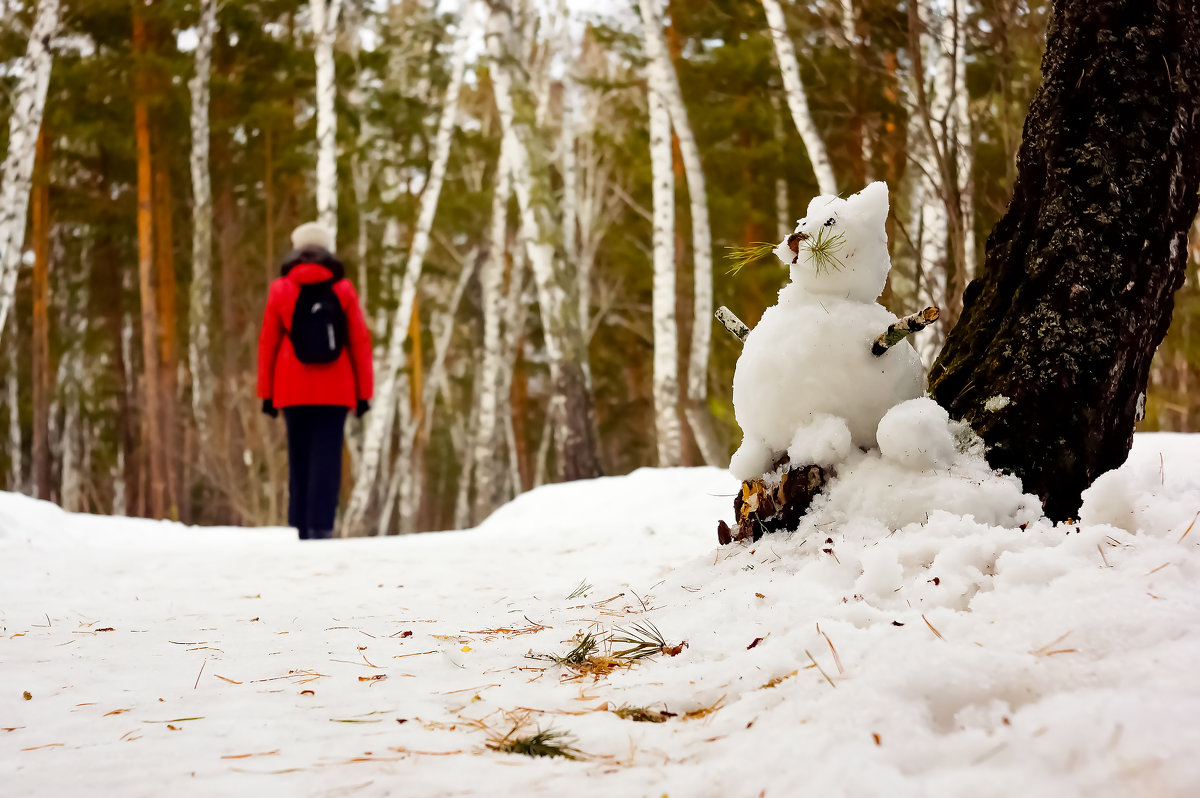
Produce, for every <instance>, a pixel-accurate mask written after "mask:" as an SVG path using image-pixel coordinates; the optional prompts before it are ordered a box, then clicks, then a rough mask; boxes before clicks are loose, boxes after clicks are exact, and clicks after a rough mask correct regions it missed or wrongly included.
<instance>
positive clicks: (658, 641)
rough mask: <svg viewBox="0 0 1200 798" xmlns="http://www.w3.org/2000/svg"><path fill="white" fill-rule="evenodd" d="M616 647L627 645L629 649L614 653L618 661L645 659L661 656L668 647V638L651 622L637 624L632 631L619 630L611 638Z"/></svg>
mask: <svg viewBox="0 0 1200 798" xmlns="http://www.w3.org/2000/svg"><path fill="white" fill-rule="evenodd" d="M609 641H610V642H611V643H613V644H614V645H626V646H629V647H628V648H625V649H622V650H621V651H614V652H613V657H615V658H617V659H643V658H645V657H652V656H654V655H655V654H661V653H662V650H663V649H664V648H665V647H666V646H667V641H666V638H664V637H663V634H662V632H660V631H658V627H657V626H655V625H654V624H653V623H651V622H650V621H645V622H643V623H636V624H634V625H633V628H632V629H619V628H618V629H617V634H614V635H613V636H612V637H610V638H609Z"/></svg>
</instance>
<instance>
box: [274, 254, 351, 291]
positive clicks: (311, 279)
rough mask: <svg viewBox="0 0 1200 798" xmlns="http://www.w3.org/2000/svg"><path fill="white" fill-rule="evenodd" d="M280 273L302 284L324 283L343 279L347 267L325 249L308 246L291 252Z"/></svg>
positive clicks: (285, 259)
mask: <svg viewBox="0 0 1200 798" xmlns="http://www.w3.org/2000/svg"><path fill="white" fill-rule="evenodd" d="M280 273H281V274H282V276H284V277H291V278H292V279H293V280H295V281H296V282H298V283H301V284H307V283H322V282H325V281H326V280H331V279H336V280H341V279H343V278H344V277H345V276H346V267H345V266H343V265H342V262H341V261H340V260H338V259H337V258H336V257H334V255H333V253H331V252H330V251H329V250H327V249H325V248H324V247H319V246H314V245H308V246H304V247H301V248H300V249H296V250H293V251H292V252H289V253H288V256H287V257H286V258H284V261H283V268H282V269H281V270H280Z"/></svg>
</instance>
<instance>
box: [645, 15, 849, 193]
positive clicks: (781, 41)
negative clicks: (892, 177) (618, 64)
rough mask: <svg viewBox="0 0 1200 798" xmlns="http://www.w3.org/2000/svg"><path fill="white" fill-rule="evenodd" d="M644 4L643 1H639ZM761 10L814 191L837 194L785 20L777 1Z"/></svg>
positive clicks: (834, 180)
mask: <svg viewBox="0 0 1200 798" xmlns="http://www.w3.org/2000/svg"><path fill="white" fill-rule="evenodd" d="M642 2H646V0H642ZM762 6H763V10H764V11H766V12H767V27H768V28H770V29H771V41H772V42H773V43H774V44H775V57H776V58H777V59H778V61H779V71H780V73H781V74H782V75H783V88H784V93H785V94H786V96H787V104H788V110H790V111H791V113H792V122H793V123H794V124H795V125H796V132H797V133H799V134H800V139H801V140H802V141H803V142H804V148H805V149H806V150H808V160H809V162H810V163H811V164H812V168H813V173H814V174H815V175H816V176H817V188H818V189H819V190H820V192H821V193H822V194H837V180H836V179H835V178H834V176H833V167H832V166H831V165H830V163H829V155H828V153H826V151H825V142H824V141H822V140H821V134H820V133H818V132H817V126H816V123H814V122H813V118H812V113H810V112H809V110H808V94H807V92H805V90H804V83H803V81H801V79H800V64H799V62H798V61H797V60H796V49H795V47H793V46H792V40H791V37H789V36H788V32H787V19H786V18H785V17H784V16H783V8H782V7H781V6H780V5H779V0H762ZM849 29H850V30H853V12H852V11H851V13H850V22H849Z"/></svg>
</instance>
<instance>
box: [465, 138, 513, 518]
mask: <svg viewBox="0 0 1200 798" xmlns="http://www.w3.org/2000/svg"><path fill="white" fill-rule="evenodd" d="M510 147H511V140H510V139H508V138H504V139H502V141H501V144H500V157H499V160H498V161H497V163H496V181H495V188H494V189H493V191H492V220H491V230H490V236H489V244H488V254H487V258H486V259H485V260H484V262H483V268H482V270H481V271H480V274H479V289H480V294H481V296H480V302H481V304H482V311H483V350H482V352H481V353H480V366H479V389H478V394H479V418H478V423H477V425H476V428H475V450H474V453H473V454H472V456H471V459H472V463H473V469H474V472H475V476H474V480H473V481H474V485H475V502H474V513H473V515H474V516H475V518H476V519H479V520H482V519H483V518H484V517H485V516H486V515H487V514H488V513H489V512H491V511H492V509H493V508H494V507H495V506H496V500H497V490H496V459H495V457H494V452H495V450H496V442H497V439H498V437H497V434H496V432H497V420H498V419H499V411H500V397H499V393H498V391H499V388H500V344H501V341H500V325H501V312H502V308H501V304H500V303H501V295H500V289H501V283H502V282H503V281H504V267H505V261H506V258H507V254H508V201H509V199H510V198H511V196H512V176H511V174H510V172H509V165H508V164H509V156H510V153H509V148H510Z"/></svg>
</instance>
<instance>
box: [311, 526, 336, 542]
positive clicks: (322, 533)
mask: <svg viewBox="0 0 1200 798" xmlns="http://www.w3.org/2000/svg"><path fill="white" fill-rule="evenodd" d="M308 537H309V539H310V540H329V538H331V537H333V530H332V529H314V530H311V531H310V532H309V533H308Z"/></svg>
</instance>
